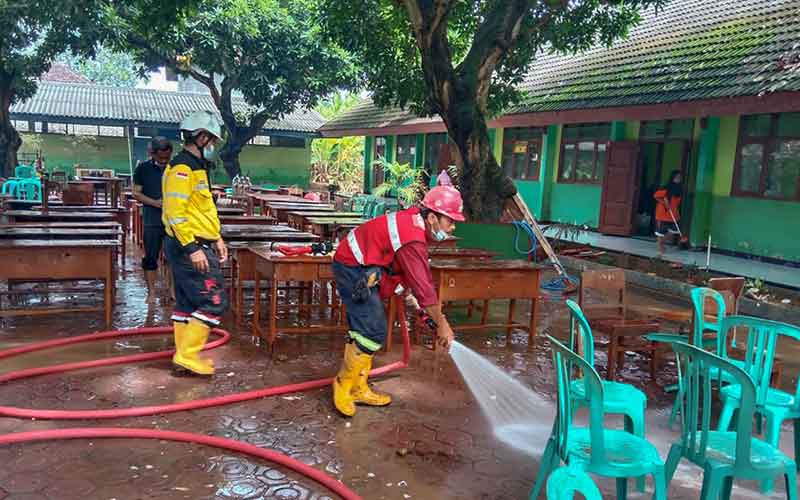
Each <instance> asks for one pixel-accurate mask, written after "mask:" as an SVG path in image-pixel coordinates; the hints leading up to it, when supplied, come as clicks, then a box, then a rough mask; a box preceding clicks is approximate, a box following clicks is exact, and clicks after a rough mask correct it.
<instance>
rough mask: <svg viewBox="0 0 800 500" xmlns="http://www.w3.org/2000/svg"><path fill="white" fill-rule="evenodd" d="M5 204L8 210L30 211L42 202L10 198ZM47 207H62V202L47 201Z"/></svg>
mask: <svg viewBox="0 0 800 500" xmlns="http://www.w3.org/2000/svg"><path fill="white" fill-rule="evenodd" d="M5 204H6V208H8V209H9V210H31V209H32V208H35V207H41V206H42V200H15V199H13V198H12V199H10V200H6V202H5ZM48 205H49V206H50V208H55V207H61V206H64V202H63V201H57V200H48ZM104 208H105V207H104Z"/></svg>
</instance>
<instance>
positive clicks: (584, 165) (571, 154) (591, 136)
mask: <svg viewBox="0 0 800 500" xmlns="http://www.w3.org/2000/svg"><path fill="white" fill-rule="evenodd" d="M610 137H611V124H610V123H587V124H577V125H565V126H564V129H563V131H562V133H561V155H560V158H559V168H558V182H559V183H562V184H565V183H580V184H599V183H600V182H601V181H602V180H603V171H604V170H605V167H606V152H607V150H608V141H609V138H610Z"/></svg>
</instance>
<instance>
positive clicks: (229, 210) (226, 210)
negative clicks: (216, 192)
mask: <svg viewBox="0 0 800 500" xmlns="http://www.w3.org/2000/svg"><path fill="white" fill-rule="evenodd" d="M244 213H245V209H244V208H238V207H217V215H218V216H220V217H222V216H223V215H226V216H227V215H244Z"/></svg>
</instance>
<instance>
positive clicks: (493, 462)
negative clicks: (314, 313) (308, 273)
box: [0, 245, 800, 500]
mask: <svg viewBox="0 0 800 500" xmlns="http://www.w3.org/2000/svg"><path fill="white" fill-rule="evenodd" d="M131 246H133V245H131ZM131 252H132V253H131V255H129V259H128V261H127V262H128V264H127V266H126V268H125V269H124V270H122V271H121V274H120V280H119V282H118V286H119V289H118V293H117V299H116V300H117V303H116V307H115V312H114V328H131V327H139V326H151V325H155V326H159V325H167V324H168V318H169V314H170V306H169V303H168V302H167V301H166V300H165V299H164V298H163V297H162V298H159V299H157V300H156V301H155V302H154V303H151V304H147V303H146V301H145V295H146V290H145V286H144V282H143V277H142V274H141V272H140V271H139V270H138V268H137V266H136V262H138V258H137V257H138V255H136V254H135V252H136V249H132V250H131ZM632 297H633V300H634V301H641V302H645V303H648V304H653V303H657V304H660V305H662V306H676V307H686V304H681V303H680V302H673V301H672V300H671V299H669V298H665V297H660V296H655V295H652V294H649V293H648V294H645V293H642V292H641V291H638V292H637V291H634V293H633V294H632ZM98 298H99V294H98ZM54 300H55V299H54ZM61 300H63V301H68V302H69V301H79V300H86V299H85V298H83V299H76V298H72V297H61ZM518 310H519V314H520V316H523V315H527V314H528V313H527V310H526V308H525V307H519V308H518ZM492 314H493V315H494V314H496V315H497V316H498V318H500V317H502V316H503V315H504V307H502V305H498V307H496V308H493V309H492ZM451 316H453V317H462V319H463V312H459V311H453V312H452V313H451ZM673 326H676V325H673ZM224 327H225V328H227V329H228V330H230V331H231V333H233V340H232V341H231V342H230V343H229V344H227V345H225V346H223V347H221V348H218V349H216V350H214V351H212V352H210V353H209V356H210V357H212V358H213V359H214V361H215V364H216V365H217V369H218V371H217V375H216V376H215V377H214V378H213V379H211V380H202V379H194V378H174V377H172V376H171V372H170V365H169V362H168V361H167V360H163V361H155V362H148V363H140V364H136V365H125V366H114V367H107V368H99V369H90V370H85V371H77V372H71V373H67V374H63V375H50V376H42V377H37V378H33V379H29V380H24V381H17V382H12V383H8V384H2V385H0V402H2V403H0V404H2V405H5V406H21V407H31V408H40V409H105V408H123V407H129V406H141V405H155V404H166V403H171V402H179V401H188V400H192V399H198V398H206V397H211V396H216V395H223V394H230V393H234V392H241V391H246V390H251V389H256V388H262V387H269V386H275V385H280V384H285V383H290V382H301V381H305V380H309V379H315V378H320V377H327V376H331V375H333V374H334V373H335V371H336V369H337V368H338V365H339V361H340V358H341V350H342V338H341V336H340V335H315V336H308V337H302V338H301V337H297V336H294V337H287V336H282V337H280V339H279V342H278V344H277V349H276V353H275V355H274V356H273V357H270V356H269V355H268V354H267V352H266V350H265V349H264V348H263V347H259V346H257V345H256V343H255V342H254V340H253V339H252V337H251V335H250V328H249V324H248V323H247V321H245V324H244V325H242V326H239V327H237V326H235V325H234V321H233V319H232V317H231V316H230V315H229V316H228V317H226V319H225V322H224ZM566 327H567V323H566V309H565V307H564V306H563V304H562V303H561V302H560V299H558V298H554V299H551V300H547V301H545V302H544V306H543V308H542V309H541V319H540V321H539V336H538V338H537V340H536V342H535V345H533V346H529V345H528V342H527V334H525V333H523V332H514V334H513V335H512V336H511V339H510V342H508V343H507V342H506V335H505V332H497V331H494V332H484V333H481V332H470V333H467V334H461V335H458V339H459V340H460V341H461V342H463V343H464V344H465V345H467V346H469V347H471V348H472V349H474V350H476V351H477V352H479V353H481V354H482V355H484V356H486V357H487V358H488V359H490V360H491V361H492V362H493V363H495V364H496V365H498V366H501V367H502V368H504V369H505V370H507V371H508V373H510V374H512V375H513V376H515V377H517V378H518V379H519V380H521V381H522V382H523V383H525V384H527V385H528V386H530V387H531V388H532V389H533V390H534V391H536V392H537V393H538V394H540V395H541V396H542V398H543V400H544V401H546V402H547V403H546V404H543V405H542V408H541V413H540V414H538V415H531V416H529V419H528V420H529V421H528V423H529V424H530V426H529V429H528V430H527V431H526V433H525V434H524V435H523V438H522V439H519V438H518V439H516V441H514V445H515V446H511V445H509V444H507V443H506V441H508V440H506V441H504V440H503V439H502V438H503V436H499V437H498V436H496V435H495V434H494V433H493V429H491V428H489V425H488V423H487V420H486V418H485V417H484V416H483V415H482V414H481V410H480V408H479V406H478V405H477V403H476V401H475V400H474V398H473V396H472V395H471V393H470V392H469V390H468V389H467V388H466V386H465V384H464V382H463V380H462V378H461V376H460V374H459V373H458V370H457V369H456V367H455V366H454V365H453V363H452V360H451V359H450V358H449V357H448V356H446V355H443V354H441V353H438V354H437V353H434V352H432V351H430V350H428V349H425V348H422V347H420V346H415V347H414V350H413V353H412V360H411V365H410V366H409V367H408V368H406V369H405V370H401V371H398V372H395V373H393V374H391V375H389V376H386V377H384V378H381V379H376V380H375V386H376V387H377V388H378V389H380V390H382V391H387V392H389V393H391V394H392V395H393V396H394V402H393V404H392V405H391V406H389V407H386V408H363V407H362V408H359V410H358V413H357V414H356V416H355V417H354V418H352V419H343V418H341V417H339V416H338V415H337V413H336V412H335V410H334V409H333V406H332V403H331V398H330V391H329V390H328V389H325V390H316V391H310V392H305V393H300V394H292V395H285V396H278V397H273V398H267V399H262V400H258V401H252V402H247V403H241V404H236V405H231V406H226V407H220V408H210V409H204V410H197V411H188V412H180V413H173V414H168V415H163V416H154V417H141V418H126V419H120V420H106V421H74V422H64V421H62V422H57V421H23V420H17V419H8V418H5V419H0V433H9V432H20V431H26V430H37V429H57V428H66V427H82V426H103V427H108V426H122V427H146V428H157V429H166V430H176V431H187V432H195V433H201V434H208V435H214V436H222V437H227V438H232V439H237V440H242V441H245V442H248V443H251V444H254V445H256V446H260V447H264V448H270V449H274V450H277V451H280V452H283V453H286V454H288V455H290V456H292V457H294V458H296V459H298V460H301V461H302V462H305V463H307V464H310V465H313V466H314V467H317V468H318V469H320V470H323V471H325V472H326V473H328V474H330V475H332V476H334V477H336V478H338V479H340V480H341V481H342V482H344V483H345V484H347V485H348V486H349V487H350V488H352V489H353V490H355V491H356V492H357V493H359V494H360V495H361V496H362V497H363V498H365V499H370V500H371V499H375V500H379V499H381V500H382V499H387V500H388V499H398V500H406V499H425V500H428V499H430V500H434V499H480V500H517V499H527V498H528V495H529V492H530V488H531V486H532V484H533V482H534V480H535V478H536V472H537V469H538V462H539V459H540V454H541V450H542V449H543V447H544V445H545V443H546V440H547V437H548V435H549V430H550V427H551V425H552V419H553V415H554V411H555V410H554V403H553V393H554V386H553V375H552V368H551V362H550V359H549V354H548V350H547V346H546V341H545V340H544V335H542V332H545V331H546V332H548V333H551V334H554V335H556V336H561V337H563V336H564V335H565V334H566ZM102 329H103V325H102V319H101V317H100V315H99V314H96V315H95V314H86V313H81V314H75V315H69V314H68V315H64V316H60V317H29V318H16V319H13V320H7V321H5V322H3V323H2V325H0V349H6V348H10V347H14V346H18V345H24V344H26V343H29V342H34V341H38V340H46V339H54V338H62V337H69V336H74V335H79V334H84V333H88V332H92V331H99V330H102ZM171 344H172V343H171V339H170V338H169V336H163V337H156V338H152V337H150V338H147V339H137V338H131V339H128V340H123V341H120V340H114V341H103V342H97V343H93V344H82V345H78V346H74V347H68V348H62V349H57V350H51V351H47V352H44V353H36V354H30V355H25V356H20V357H18V358H14V359H11V360H2V361H0V373H5V372H8V371H11V370H16V369H20V368H25V367H32V366H43V365H48V364H54V363H61V362H66V361H78V360H88V359H94V358H98V357H106V356H116V355H122V354H133V353H140V352H148V351H154V350H162V349H169V348H171ZM783 352H786V351H785V350H784V351H783ZM399 355H400V345H399V344H397V345H395V346H394V347H393V349H392V351H391V353H388V354H387V353H382V354H380V355H378V356H377V359H376V363H375V364H376V366H380V365H382V364H384V363H388V362H391V361H394V360H396V359H398V358H399ZM789 357H790V360H787V361H789V363H788V366H787V370H786V372H785V374H784V378H783V380H784V383H787V384H788V383H789V382H791V383H792V384H793V383H794V380H795V377H796V375H797V366H796V364H795V363H796V362H797V360H798V359H799V358H800V356H797V352H796V351H794V352H793V353H792V354H791V355H790V356H789ZM598 358H599V360H598V364H599V366H600V368H601V372H602V368H603V367H604V363H605V357H604V355H603V354H602V352H600V353H599V354H598ZM646 368H647V367H646V360H644V359H639V358H636V357H634V356H629V357H628V358H627V360H626V365H625V368H624V369H623V370H622V371H621V373H620V379H621V380H624V381H627V382H630V383H634V384H636V385H637V386H639V387H642V388H644V389H645V390H646V391H647V393H648V395H649V398H650V399H649V407H648V412H647V423H648V429H647V436H648V438H649V439H650V440H651V441H652V442H653V443H654V444H656V446H657V448H658V449H659V451H660V453H661V455H662V457H664V458H666V454H667V451H668V450H669V445H670V443H671V442H672V441H674V440H675V439H676V438H677V437H678V434H677V430H670V429H667V428H666V421H667V417H668V415H669V409H670V407H671V404H672V396H671V395H670V394H665V393H664V392H663V391H662V390H661V387H662V386H664V385H666V384H668V383H671V382H672V381H673V380H674V366H673V365H672V364H669V363H668V364H667V365H666V366H665V367H663V369H661V370H659V373H658V377H657V380H656V381H655V382H653V381H651V380H649V375H648V374H647V369H646ZM609 425H612V426H618V427H621V426H622V422H621V419H619V420H617V419H615V418H614V417H611V418H610V419H609ZM676 429H677V427H676ZM791 438H792V433H791V429H790V427H789V426H788V425H787V426H784V429H783V432H782V442H781V447H782V449H783V450H784V452H786V453H787V454H791V453H792V448H791ZM0 464H2V467H0V499H6V500H10V499H14V500H21V499H26V500H33V499H53V500H72V499H98V500H111V499H116V500H132V499H192V500H196V499H286V500H291V499H308V500H322V499H327V498H336V496H335V495H333V494H332V493H330V492H328V491H326V490H325V489H324V488H323V487H321V486H320V485H318V484H316V483H314V482H313V481H311V480H309V479H307V478H305V477H303V476H300V475H298V474H296V473H293V472H291V471H287V470H285V469H283V468H281V467H276V466H274V465H273V464H271V463H269V462H264V461H260V460H255V459H250V458H248V457H244V456H240V455H237V454H233V453H227V452H222V451H220V450H216V449H212V448H206V447H202V446H196V445H188V444H177V443H170V442H162V441H156V440H152V441H147V440H135V441H130V440H125V441H122V440H95V441H88V440H84V441H70V442H52V443H40V444H30V445H14V446H5V447H0ZM596 480H597V482H598V484H599V485H600V487H601V489H602V490H603V492H604V497H606V498H614V494H613V492H614V483H613V481H611V480H606V479H602V478H596ZM701 482H702V474H701V471H700V470H699V469H698V468H696V467H694V466H691V465H688V464H686V463H685V462H684V463H682V465H681V466H680V467H679V469H678V472H677V473H676V475H675V478H674V479H673V481H672V483H671V484H670V491H669V498H674V499H687V500H688V499H696V498H698V497H699V490H700V486H701ZM651 488H652V485H651V483H649V482H648V493H646V494H641V493H638V492H635V491H631V492H630V497H631V498H650V497H651V496H652V489H651ZM777 488H778V490H777V491H776V493H775V494H774V495H773V497H774V498H784V497H785V493H784V490H783V484H782V483H779V485H778V487H777ZM631 490H632V488H631ZM542 498H544V497H542ZM733 498H740V499H745V498H764V497H763V496H762V495H761V494H760V493H758V490H757V485H755V484H754V483H752V482H743V483H737V484H736V486H735V488H734V491H733Z"/></svg>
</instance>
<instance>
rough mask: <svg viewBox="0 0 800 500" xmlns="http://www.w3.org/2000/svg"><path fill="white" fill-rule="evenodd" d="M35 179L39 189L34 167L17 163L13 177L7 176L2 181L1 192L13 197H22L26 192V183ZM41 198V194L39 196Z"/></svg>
mask: <svg viewBox="0 0 800 500" xmlns="http://www.w3.org/2000/svg"><path fill="white" fill-rule="evenodd" d="M34 179H35V181H36V183H38V184H39V190H40V191H41V182H40V181H39V179H38V178H37V177H36V169H35V168H33V167H32V166H30V165H17V166H16V167H15V168H14V177H9V178H8V179H6V182H4V183H3V188H2V194H10V195H12V196H14V197H15V198H24V197H25V195H26V194H27V192H28V189H26V185H28V184H29V183H32V181H33V180H34ZM39 198H40V199H41V196H40V197H39Z"/></svg>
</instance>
